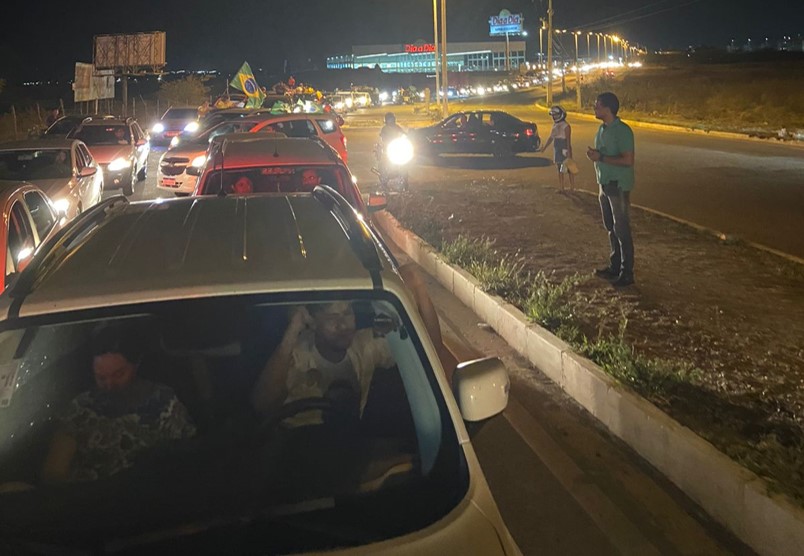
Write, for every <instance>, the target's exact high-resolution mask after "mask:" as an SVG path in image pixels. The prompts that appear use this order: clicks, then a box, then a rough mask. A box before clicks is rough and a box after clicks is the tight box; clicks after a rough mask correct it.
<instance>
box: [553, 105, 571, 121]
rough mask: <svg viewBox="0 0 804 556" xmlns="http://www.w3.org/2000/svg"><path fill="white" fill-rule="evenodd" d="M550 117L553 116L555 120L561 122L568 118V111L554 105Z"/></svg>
mask: <svg viewBox="0 0 804 556" xmlns="http://www.w3.org/2000/svg"><path fill="white" fill-rule="evenodd" d="M550 117H551V118H553V121H554V122H560V121H561V120H565V119H566V118H567V111H566V110H564V109H563V108H561V107H560V106H553V107H552V108H551V109H550Z"/></svg>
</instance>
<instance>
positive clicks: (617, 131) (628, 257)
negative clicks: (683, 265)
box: [586, 93, 634, 288]
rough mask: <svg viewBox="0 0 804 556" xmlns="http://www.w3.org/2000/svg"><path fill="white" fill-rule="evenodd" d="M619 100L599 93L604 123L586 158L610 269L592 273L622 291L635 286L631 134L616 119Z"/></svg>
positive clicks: (600, 116) (599, 111)
mask: <svg viewBox="0 0 804 556" xmlns="http://www.w3.org/2000/svg"><path fill="white" fill-rule="evenodd" d="M619 109H620V101H619V100H618V99H617V96H616V95H615V94H614V93H602V94H600V95H599V96H598V97H597V100H596V101H595V117H596V118H597V119H598V120H601V121H602V122H603V123H602V124H601V125H600V128H599V129H598V130H597V135H595V148H594V149H593V148H591V147H589V149H588V150H587V151H586V156H587V158H588V159H589V160H591V161H592V162H594V163H595V175H596V177H597V183H598V184H599V185H600V194H599V197H598V198H599V200H600V210H601V213H602V214H603V225H604V226H605V227H606V230H607V231H608V232H609V241H610V242H611V255H610V257H609V266H607V267H605V268H601V269H598V270H596V271H595V274H596V275H597V276H599V277H601V278H606V279H608V280H612V285H614V286H615V287H618V288H621V287H625V286H630V285H631V284H633V283H634V242H633V239H632V238H631V217H630V214H629V212H630V207H631V190H632V189H633V188H634V132H633V131H631V128H630V127H628V125H627V124H625V123H623V121H622V120H621V119H620V118H618V117H617V112H618V111H619Z"/></svg>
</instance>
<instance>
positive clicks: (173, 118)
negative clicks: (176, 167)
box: [151, 106, 200, 145]
mask: <svg viewBox="0 0 804 556" xmlns="http://www.w3.org/2000/svg"><path fill="white" fill-rule="evenodd" d="M199 127H200V125H199V123H198V109H197V108H193V107H186V108H179V107H175V106H171V107H170V108H168V109H167V111H166V112H165V113H164V114H163V115H162V118H160V120H159V121H158V122H156V123H155V124H154V125H153V127H152V128H151V143H153V144H154V145H168V144H170V140H171V139H173V138H174V137H176V136H177V135H179V134H180V133H181V132H182V131H190V132H193V131H196V130H198V128H199Z"/></svg>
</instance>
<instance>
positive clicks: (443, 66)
mask: <svg viewBox="0 0 804 556" xmlns="http://www.w3.org/2000/svg"><path fill="white" fill-rule="evenodd" d="M441 83H442V84H443V85H444V108H443V111H444V112H443V113H444V117H445V118H446V117H447V116H449V99H448V98H447V97H449V75H448V69H447V0H441Z"/></svg>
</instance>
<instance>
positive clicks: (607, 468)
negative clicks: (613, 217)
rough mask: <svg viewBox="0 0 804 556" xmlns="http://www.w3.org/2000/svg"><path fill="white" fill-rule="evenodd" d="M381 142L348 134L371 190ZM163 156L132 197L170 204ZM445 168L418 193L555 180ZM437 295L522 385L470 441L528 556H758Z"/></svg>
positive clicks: (448, 323)
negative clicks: (436, 187)
mask: <svg viewBox="0 0 804 556" xmlns="http://www.w3.org/2000/svg"><path fill="white" fill-rule="evenodd" d="M376 134H377V130H376V129H350V130H348V131H347V135H348V138H349V146H350V153H349V154H350V167H351V168H352V170H353V172H354V173H355V174H356V175H357V177H358V179H359V183H360V185H361V186H362V188H363V190H364V193H365V192H367V191H370V190H371V189H373V187H374V186H375V184H376V180H375V179H374V178H373V176H372V174H371V173H370V171H369V168H370V166H371V164H372V159H371V153H372V145H373V143H374V140H375V137H376ZM160 155H161V152H159V151H155V152H154V153H152V155H151V159H150V168H149V175H148V178H147V179H146V180H145V181H144V182H141V183H139V184H138V185H137V186H136V188H135V195H134V196H133V198H132V200H139V199H150V198H154V197H158V196H162V197H170V195H169V194H162V193H161V192H159V191H158V190H157V189H156V187H155V182H156V179H155V177H156V172H155V169H156V164H157V163H158V159H159V156H160ZM440 164H441V166H442V167H432V166H417V167H416V168H414V169H413V173H412V178H413V181H412V183H413V187H416V186H418V185H421V184H424V183H427V184H437V183H440V182H453V183H454V181H453V180H458V182H460V181H465V180H468V179H473V178H477V177H478V176H481V175H483V176H488V175H490V174H498V173H500V172H504V173H506V175H508V174H509V173H510V174H512V176H513V178H514V179H516V178H521V179H523V180H534V179H551V178H552V177H553V170H552V169H551V168H550V167H549V166H547V161H546V159H545V158H544V157H537V156H528V157H522V159H521V160H519V161H518V162H517V164H518V165H519V166H520V167H519V168H514V169H498V168H495V166H494V165H495V164H498V162H497V161H495V160H494V159H491V158H488V157H475V158H473V159H471V160H468V161H467V160H465V159H464V160H462V161H461V160H457V161H451V160H449V159H445V160H444V161H441V162H440ZM466 165H468V166H469V167H468V168H466V167H464V166H466ZM115 193H118V192H114V191H111V192H107V195H112V194H115ZM428 286H429V288H430V292H431V295H432V297H433V299H434V301H435V303H436V305H437V309H438V310H439V314H440V315H441V318H442V326H443V328H444V332H445V336H446V337H447V338H448V339H449V340H450V345H451V347H453V348H454V349H456V351H457V352H458V355H459V356H461V358H462V359H470V358H473V357H477V356H480V355H481V354H484V355H492V354H493V355H498V356H500V357H502V358H503V360H504V361H505V363H506V365H507V366H508V368H509V373H510V374H511V376H512V378H513V385H512V391H511V392H512V393H511V403H510V404H509V407H508V409H507V410H506V412H505V413H504V414H503V415H502V416H499V417H497V418H495V419H493V420H491V421H490V422H488V423H486V424H485V425H484V426H483V427H481V428H479V429H477V430H474V431H473V432H472V434H473V445H474V447H475V450H476V452H477V454H478V458H479V460H480V462H481V465H482V467H483V470H484V473H485V475H486V478H487V480H488V482H489V484H490V486H491V489H492V492H493V494H494V497H495V500H496V501H497V503H498V506H499V507H500V511H501V512H502V514H503V517H504V519H505V521H506V523H507V525H508V527H509V529H510V530H511V532H512V534H513V535H514V538H515V540H516V541H517V543H518V544H519V546H520V548H521V549H522V551H523V553H524V554H579V555H580V554H592V553H594V554H622V553H633V554H729V553H740V554H742V553H746V554H747V553H750V551H749V550H748V549H746V548H745V547H744V546H743V545H741V544H740V543H739V542H738V541H736V540H735V539H734V538H733V537H732V536H730V535H729V534H728V533H726V532H725V531H724V530H723V529H722V528H721V527H720V526H718V525H717V524H715V523H713V522H712V521H711V520H710V519H709V518H708V517H707V516H706V515H705V514H704V513H703V512H702V511H701V510H700V509H699V508H697V507H696V506H695V505H694V504H693V503H692V502H690V501H689V500H688V499H687V498H686V497H685V496H684V495H683V494H682V493H680V492H679V491H678V490H677V489H675V488H674V487H673V486H672V485H671V484H670V483H669V482H668V481H667V480H665V479H663V478H662V477H661V476H660V475H658V474H657V473H656V472H655V471H653V470H652V469H651V468H650V467H649V466H647V465H646V464H645V463H644V462H642V460H641V459H640V458H639V457H637V456H636V455H634V454H633V453H632V452H631V451H630V450H629V449H628V448H627V447H625V446H623V445H622V443H620V442H619V441H617V440H616V439H614V438H612V437H611V436H610V435H608V434H607V433H606V432H605V431H604V430H603V429H602V428H601V427H600V426H599V425H597V424H596V423H595V421H594V420H593V419H592V418H590V417H589V416H588V415H586V414H585V413H584V412H583V411H582V410H581V409H580V408H578V407H577V406H576V405H575V404H574V403H573V402H572V401H571V400H569V399H568V398H566V396H564V395H563V394H562V393H561V391H560V390H559V389H558V388H557V387H556V386H555V385H553V384H552V383H550V381H549V380H547V379H546V378H545V377H544V376H542V375H541V374H540V373H539V372H538V371H535V370H533V369H531V368H529V367H528V366H527V364H526V363H525V362H524V361H523V360H521V359H520V358H519V357H518V356H516V354H515V353H514V352H513V351H512V350H511V348H510V347H509V346H507V344H506V343H505V342H504V341H503V340H502V339H500V338H499V337H498V336H497V335H496V334H494V333H493V332H491V331H489V330H488V329H486V328H484V327H480V326H478V322H477V319H476V317H475V316H474V315H473V313H472V312H471V311H470V310H469V309H468V308H466V307H465V306H463V305H462V304H461V303H460V302H459V301H458V300H457V299H456V298H454V297H452V296H451V295H450V294H448V293H447V292H446V291H445V290H443V289H442V288H441V287H440V286H439V285H438V284H436V283H435V282H434V281H433V280H431V279H428Z"/></svg>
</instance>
